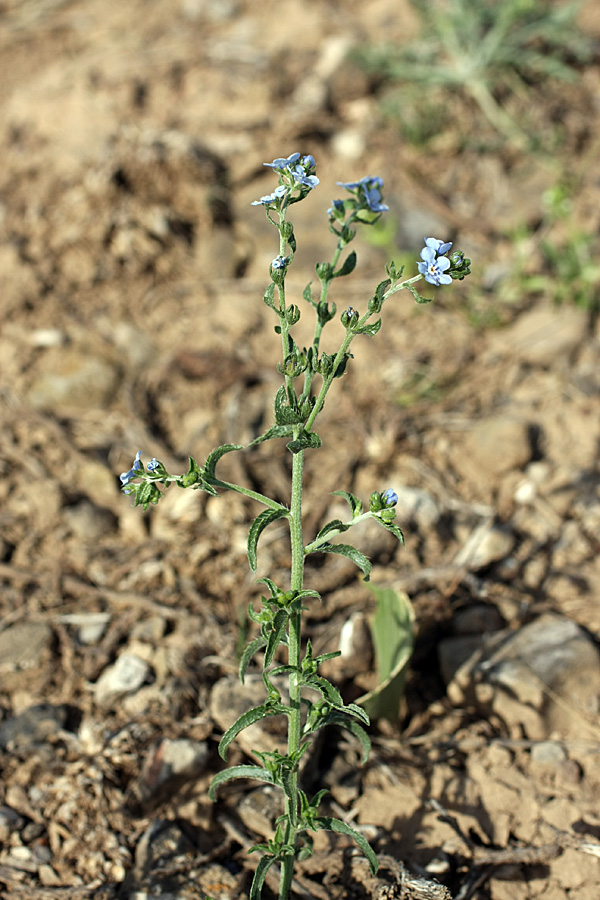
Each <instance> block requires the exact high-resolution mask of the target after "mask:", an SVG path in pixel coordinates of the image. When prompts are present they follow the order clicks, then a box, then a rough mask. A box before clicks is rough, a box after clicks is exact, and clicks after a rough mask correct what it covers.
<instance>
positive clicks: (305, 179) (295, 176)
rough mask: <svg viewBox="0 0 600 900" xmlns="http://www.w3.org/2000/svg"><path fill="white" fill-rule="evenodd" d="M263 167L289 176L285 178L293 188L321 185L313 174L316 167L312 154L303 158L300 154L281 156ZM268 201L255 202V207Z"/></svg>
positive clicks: (310, 187)
mask: <svg viewBox="0 0 600 900" xmlns="http://www.w3.org/2000/svg"><path fill="white" fill-rule="evenodd" d="M263 165H265V166H269V168H271V169H275V171H277V172H279V173H280V174H281V175H283V176H287V179H285V178H284V180H287V182H288V184H291V186H292V187H294V186H295V185H298V184H301V185H303V186H304V187H307V188H309V189H312V188H314V187H316V186H317V185H318V183H319V179H318V178H317V176H316V175H314V174H313V173H314V169H315V166H316V163H315V158H314V156H311V155H310V154H307V155H306V156H302V157H301V156H300V154H299V153H292V154H291V155H290V156H287V157H284V156H280V157H278V158H277V159H274V160H273V162H270V163H263ZM290 176H291V177H290ZM266 199H267V198H265V197H263V198H261V200H259V201H255V203H254V205H258V203H262V202H263V200H266ZM265 205H266V204H265Z"/></svg>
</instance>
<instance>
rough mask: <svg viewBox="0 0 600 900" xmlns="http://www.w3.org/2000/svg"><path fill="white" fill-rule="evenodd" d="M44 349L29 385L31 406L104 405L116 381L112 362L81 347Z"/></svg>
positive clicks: (117, 377)
mask: <svg viewBox="0 0 600 900" xmlns="http://www.w3.org/2000/svg"><path fill="white" fill-rule="evenodd" d="M54 349H55V348H51V349H50V350H48V354H47V358H46V360H45V367H44V372H43V374H42V375H39V376H38V378H37V379H36V380H35V381H34V383H33V384H32V385H31V388H30V389H29V392H28V396H27V399H28V401H29V403H30V404H31V405H32V406H33V407H34V408H35V409H48V410H54V409H61V408H63V407H76V408H81V409H98V408H103V407H105V406H108V405H109V404H110V402H111V400H112V399H113V397H114V395H115V391H116V389H117V386H118V383H119V378H120V375H119V372H118V369H117V367H116V366H114V365H113V364H112V363H111V362H109V361H108V360H107V359H105V358H104V357H101V356H97V355H94V354H92V353H85V352H83V351H81V350H75V349H71V350H64V348H61V349H60V350H57V352H56V354H54V353H53V352H52V351H53V350H54Z"/></svg>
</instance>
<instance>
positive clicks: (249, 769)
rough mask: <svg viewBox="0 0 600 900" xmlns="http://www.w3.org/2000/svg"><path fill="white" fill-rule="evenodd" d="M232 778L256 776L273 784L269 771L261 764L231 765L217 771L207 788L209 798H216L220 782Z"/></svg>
mask: <svg viewBox="0 0 600 900" xmlns="http://www.w3.org/2000/svg"><path fill="white" fill-rule="evenodd" d="M234 778H257V779H258V780H259V781H266V782H267V783H268V784H275V781H274V780H273V776H272V775H271V773H270V772H267V770H266V769H263V768H262V766H232V767H231V768H230V769H223V771H222V772H217V774H216V775H215V777H214V778H213V780H212V781H211V783H210V787H209V789H208V796H209V797H210V799H211V800H212V801H213V802H214V801H215V800H216V798H217V789H218V788H220V787H221V785H222V784H225V782H226V781H231V780H232V779H234Z"/></svg>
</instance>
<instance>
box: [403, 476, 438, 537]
mask: <svg viewBox="0 0 600 900" xmlns="http://www.w3.org/2000/svg"><path fill="white" fill-rule="evenodd" d="M396 494H397V495H398V503H397V504H396V515H397V517H398V522H399V523H400V524H403V523H405V522H406V523H408V522H415V523H416V524H417V525H418V527H419V529H420V530H421V531H423V532H426V531H428V530H429V529H431V528H434V527H435V526H436V525H437V523H438V522H439V519H440V515H441V510H440V505H439V503H438V502H437V500H436V499H435V498H434V497H432V496H431V494H429V493H428V492H427V491H424V490H423V489H422V488H416V487H399V488H396Z"/></svg>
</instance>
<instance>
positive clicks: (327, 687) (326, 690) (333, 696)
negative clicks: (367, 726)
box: [305, 675, 362, 712]
mask: <svg viewBox="0 0 600 900" xmlns="http://www.w3.org/2000/svg"><path fill="white" fill-rule="evenodd" d="M305 684H306V686H307V687H311V688H314V689H315V690H317V691H319V693H320V694H322V695H323V697H324V698H325V700H328V701H329V702H330V703H333V704H334V705H335V706H337V707H342V706H343V705H344V701H343V700H342V695H341V694H340V692H339V691H338V689H337V688H335V687H334V686H333V685H332V684H331V683H330V682H329V681H327V679H326V678H323V676H322V675H312V676H311V677H310V678H308V679H307V680H306V681H305ZM361 712H362V710H361Z"/></svg>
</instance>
